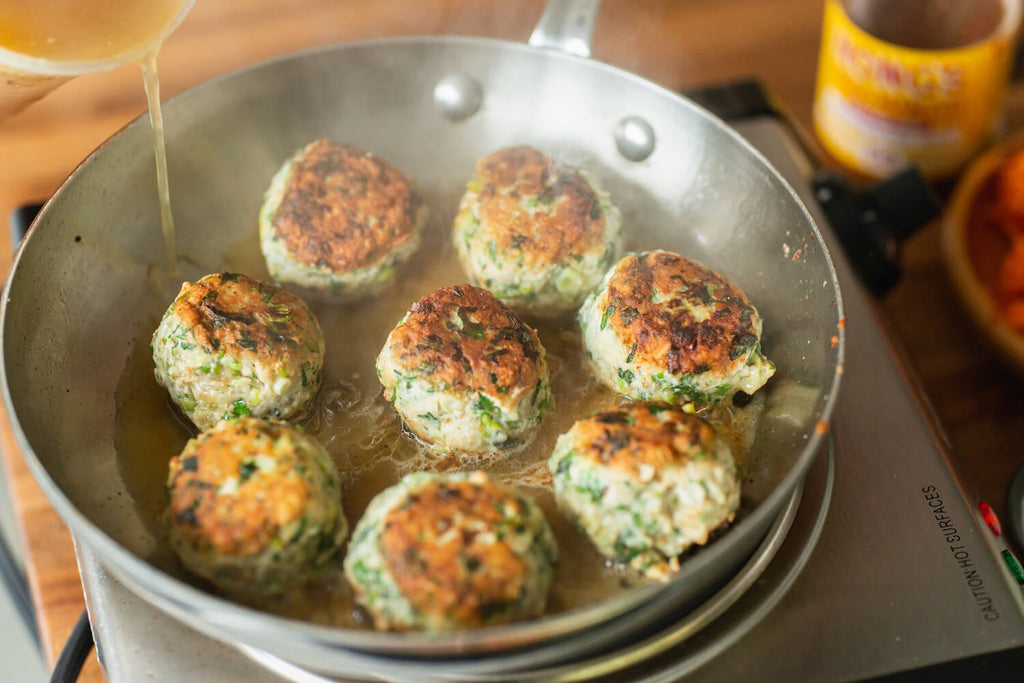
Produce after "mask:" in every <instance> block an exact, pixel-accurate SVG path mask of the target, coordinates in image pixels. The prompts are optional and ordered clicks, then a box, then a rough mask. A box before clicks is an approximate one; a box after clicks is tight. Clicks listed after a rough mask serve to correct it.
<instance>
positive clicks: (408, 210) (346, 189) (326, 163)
mask: <svg viewBox="0 0 1024 683" xmlns="http://www.w3.org/2000/svg"><path fill="white" fill-rule="evenodd" d="M426 215H427V214H426V208H425V207H424V205H423V204H422V202H421V201H420V199H419V198H418V197H417V196H416V194H415V193H414V192H413V188H412V183H411V181H410V180H409V178H408V177H407V176H406V175H405V174H403V173H402V172H401V171H399V170H398V169H396V168H394V167H393V166H391V165H390V164H388V163H387V162H385V161H384V160H382V159H380V158H378V157H376V156H374V155H373V154H370V153H369V152H363V151H361V150H358V149H356V148H354V147H350V146H347V145H339V144H337V143H335V142H331V141H330V140H317V141H315V142H312V143H310V144H309V145H307V146H306V147H305V148H304V149H301V150H299V151H298V152H296V154H295V155H294V156H293V157H292V158H291V159H289V160H288V161H287V162H285V164H284V166H282V167H281V169H280V170H279V171H278V172H277V174H276V175H275V176H274V177H273V179H272V180H271V183H270V187H269V189H268V190H267V192H266V195H265V197H264V200H263V207H262V208H261V210H260V217H259V224H260V247H261V249H262V250H263V256H264V258H265V259H266V262H267V269H268V270H269V271H270V274H271V276H273V278H274V279H275V280H278V281H280V282H290V283H294V284H297V285H300V286H302V287H306V288H309V289H315V290H320V291H324V292H330V293H331V294H332V295H334V296H336V297H337V298H339V299H343V300H353V299H358V298H362V297H365V296H367V295H369V294H373V293H374V292H377V291H378V290H380V289H381V288H383V287H384V286H385V285H386V284H387V283H389V282H390V281H391V280H392V279H393V278H394V275H395V272H396V271H397V270H398V268H399V267H400V266H401V265H402V264H403V263H405V262H406V261H408V260H409V258H410V257H411V256H412V255H413V253H415V251H416V249H417V248H418V247H419V244H420V235H421V233H422V230H423V225H424V223H425V220H426Z"/></svg>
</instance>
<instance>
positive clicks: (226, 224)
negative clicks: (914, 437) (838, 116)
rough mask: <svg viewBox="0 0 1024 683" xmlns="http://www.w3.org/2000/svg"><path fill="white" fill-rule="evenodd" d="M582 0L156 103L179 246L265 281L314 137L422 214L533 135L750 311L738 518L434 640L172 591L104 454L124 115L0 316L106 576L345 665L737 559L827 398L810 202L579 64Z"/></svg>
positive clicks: (119, 312) (767, 513)
mask: <svg viewBox="0 0 1024 683" xmlns="http://www.w3.org/2000/svg"><path fill="white" fill-rule="evenodd" d="M595 8H596V2H594V1H593V0H590V1H589V2H582V3H578V2H569V3H563V2H552V4H551V5H550V6H549V7H548V9H547V10H546V11H545V15H544V18H543V19H542V22H541V25H540V26H539V27H538V29H537V31H536V32H535V33H534V37H533V39H531V43H534V44H535V45H534V46H527V45H520V44H511V43H505V42H499V41H493V40H482V39H473V38H408V39H397V40H382V41H372V42H366V43H356V44H350V45H341V46H337V47H333V48H329V49H323V50H316V51H313V52H308V53H303V54H299V55H295V56H291V57H286V58H283V59H279V60H275V61H272V62H269V63H266V64H262V65H258V66H255V67H252V68H249V69H245V70H242V71H240V72H237V73H234V74H231V75H228V76H226V77H223V78H220V79H217V80H214V81H212V82H210V83H207V84H205V85H203V86H200V87H198V88H195V89H194V90H192V91H189V92H187V93H184V94H183V95H181V96H179V97H177V98H175V99H173V100H172V101H170V102H168V103H167V104H166V106H165V110H164V116H165V121H166V127H167V134H168V138H167V146H168V157H169V160H170V181H171V188H172V194H173V196H172V202H173V208H174V213H175V218H176V224H177V226H178V244H179V250H180V252H181V255H182V257H183V259H185V260H186V261H189V262H191V263H192V264H193V267H194V269H195V271H196V272H200V273H204V272H213V271H217V270H221V269H225V268H233V269H244V270H246V272H250V274H252V275H254V276H257V277H266V273H265V271H264V270H263V269H262V265H261V263H262V262H261V260H260V256H259V249H258V245H257V238H256V212H257V208H258V207H259V204H260V201H261V195H262V192H263V191H264V189H265V187H266V185H267V183H268V180H269V178H270V177H271V175H272V174H273V172H274V171H275V170H276V168H277V166H278V165H279V164H280V163H281V161H282V160H283V159H285V158H287V157H288V156H289V155H290V154H291V153H292V152H293V151H294V150H295V149H297V148H299V147H301V146H302V145H304V144H305V143H307V142H309V141H310V140H312V139H314V138H316V137H331V138H335V139H337V140H340V141H347V142H352V143H354V144H357V145H358V146H360V147H363V148H365V149H369V150H372V151H374V152H375V153H377V154H379V155H380V156H382V157H383V158H385V159H388V160H389V161H391V162H392V163H394V164H395V165H397V166H398V167H400V168H402V169H404V170H405V171H406V172H407V173H409V175H411V176H412V177H413V178H415V179H416V181H417V184H418V186H419V189H420V190H421V192H422V194H423V195H424V196H425V198H426V201H427V203H428V204H429V205H430V206H431V207H432V211H433V214H434V216H435V217H436V219H435V220H437V221H438V229H443V228H444V225H442V224H444V223H445V222H446V221H450V218H451V217H452V216H453V215H454V212H455V207H456V205H457V201H458V197H459V194H460V192H461V188H462V186H463V184H464V183H465V181H466V180H467V179H468V178H469V177H470V176H471V175H472V172H473V165H474V162H475V161H476V159H478V158H479V157H481V156H483V155H484V154H486V153H488V152H490V151H492V150H494V149H497V148H500V147H502V146H506V145H511V144H531V145H534V146H536V147H538V148H540V149H543V150H545V151H547V152H549V153H551V154H553V155H555V156H556V157H559V158H560V159H563V160H566V161H568V162H570V163H573V164H577V165H580V166H583V167H585V168H587V169H588V170H589V171H591V172H592V173H593V174H594V175H596V176H597V177H598V178H599V179H600V180H601V182H602V184H603V185H604V186H605V187H606V188H607V189H608V190H609V191H610V193H611V194H612V196H613V198H614V200H615V201H616V202H617V203H618V205H619V206H620V207H621V209H622V211H623V217H624V225H625V227H626V230H627V231H628V233H629V235H630V238H629V241H628V244H627V246H628V248H630V249H633V250H637V249H649V248H664V249H670V250H674V251H678V252H680V253H682V254H685V255H687V256H689V257H691V258H695V259H697V260H700V261H702V262H703V263H705V264H706V265H708V266H710V267H712V268H714V269H716V270H719V271H720V272H722V273H725V274H727V275H728V276H729V277H730V278H731V279H732V280H733V281H734V282H736V283H737V284H738V285H739V286H740V287H741V288H742V289H743V290H745V291H746V292H747V294H748V295H749V297H750V299H751V300H752V301H753V302H754V303H755V305H756V306H757V307H758V308H759V309H760V311H761V312H762V314H763V315H764V318H765V321H766V322H765V335H764V348H765V350H766V352H767V353H768V355H769V356H770V357H771V358H772V360H774V361H775V363H776V365H777V367H778V372H777V375H776V377H775V378H774V379H773V380H772V381H771V382H770V383H769V385H768V386H767V388H766V389H765V390H764V391H765V392H766V393H767V407H766V411H765V415H764V417H763V419H762V421H761V423H760V426H759V428H758V431H757V435H756V440H755V443H754V446H753V449H752V451H751V456H750V463H751V464H750V467H749V471H748V477H747V481H745V482H744V485H745V494H744V496H745V498H744V500H745V503H744V505H745V508H744V514H743V517H742V519H741V521H739V522H738V523H737V524H735V525H734V526H733V528H731V529H730V530H729V531H728V532H727V533H726V534H725V535H724V536H723V537H722V538H720V539H718V540H717V541H716V542H715V543H713V544H712V545H711V546H710V547H708V548H707V549H705V550H702V551H701V552H699V553H697V554H696V555H694V556H693V557H692V558H690V559H689V560H688V561H687V562H686V563H685V564H684V566H683V569H682V571H681V572H680V575H679V576H678V577H677V578H676V579H675V580H674V581H672V582H671V583H669V584H667V585H665V586H658V587H653V588H651V587H649V588H642V589H637V590H634V591H632V592H629V593H626V594H625V595H623V596H620V597H619V598H617V599H614V600H611V601H609V602H605V603H601V604H598V605H594V606H591V607H588V608H585V609H580V610H576V611H573V612H569V613H566V614H561V615H555V616H552V617H547V618H544V619H539V620H535V621H531V622H527V623H523V624H516V625H511V626H506V627H498V628H489V629H481V630H479V631H475V632H468V633H460V634H454V635H449V636H439V637H426V636H422V635H419V634H393V633H375V632H371V631H364V630H357V629H336V628H326V627H320V626H315V625H312V624H308V623H301V622H296V621H291V620H287V619H283V618H279V617H274V616H271V615H269V614H266V613H264V612H260V611H256V610H253V609H249V608H246V607H242V606H240V605H237V604H234V603H232V602H229V601H227V600H225V599H222V598H220V597H217V596H215V595H212V594H209V593H207V592H204V591H203V590H200V589H198V588H196V587H194V586H193V585H191V584H189V583H188V582H186V580H184V578H183V577H182V576H181V575H180V574H176V573H175V572H174V570H173V569H168V568H167V567H166V566H164V565H162V564H161V563H160V562H159V561H158V560H156V559H154V558H156V557H158V556H159V555H160V553H159V552H158V550H159V548H158V547H157V546H158V542H157V539H156V538H155V536H154V535H153V534H152V533H151V532H150V531H149V529H148V528H147V526H146V524H144V523H143V520H142V517H141V515H140V513H139V510H138V506H137V501H134V500H133V499H132V497H131V496H130V495H129V492H128V490H127V488H126V486H125V483H124V479H123V477H122V473H121V470H120V469H119V464H118V458H117V454H116V452H115V447H114V432H115V424H116V421H115V417H116V405H115V400H114V395H115V392H116V390H117V385H118V382H119V379H120V378H121V376H122V373H123V371H124V368H125V363H126V359H127V358H128V356H129V353H130V350H131V349H132V347H133V344H135V343H136V340H138V339H142V338H147V337H148V336H149V335H150V334H151V332H152V327H150V326H149V325H151V323H152V321H153V320H155V316H158V315H159V313H160V312H161V310H162V308H163V307H164V306H166V303H167V301H166V300H163V301H162V302H161V301H160V300H159V299H157V298H155V297H154V296H153V286H152V284H151V283H152V282H154V281H156V280H159V277H158V276H156V275H154V273H158V272H159V270H160V268H161V267H162V265H163V264H164V262H165V254H164V251H163V249H164V243H163V240H162V237H161V233H160V228H159V218H158V210H157V200H156V194H155V184H154V183H153V172H152V163H153V161H152V156H151V155H152V146H151V138H150V131H149V128H148V125H147V123H146V122H145V121H144V120H138V121H135V122H134V123H132V124H131V125H129V126H127V127H126V128H125V129H124V130H122V131H121V132H120V133H118V134H117V135H115V136H114V137H113V138H111V139H110V140H109V141H108V142H107V143H106V144H105V145H104V146H103V147H101V148H100V149H98V150H97V151H96V152H94V153H93V154H92V155H91V156H90V157H89V158H88V159H86V160H85V162H83V163H82V165H81V166H80V167H79V168H78V169H77V170H76V171H75V172H74V173H73V174H72V175H71V176H70V177H69V178H68V180H67V181H66V182H65V183H64V185H63V186H62V187H61V188H60V189H59V190H58V191H57V193H56V194H55V195H54V196H53V198H52V199H51V200H50V201H49V202H48V204H47V205H46V207H45V208H44V210H43V211H42V213H41V214H40V215H39V217H38V219H37V220H36V222H35V224H34V226H33V228H32V230H31V231H30V233H29V235H28V237H27V238H26V240H25V242H24V244H23V245H22V247H21V250H20V251H19V253H18V254H17V257H16V259H15V264H14V267H13V269H12V272H11V275H10V278H9V280H8V282H7V286H6V290H5V296H4V302H3V310H2V314H3V320H2V324H3V336H2V352H3V361H4V362H3V373H4V376H3V380H4V386H3V390H4V399H5V402H6V406H7V409H8V411H9V414H10V415H11V417H12V421H13V423H14V425H13V426H14V432H15V436H16V439H17V441H18V443H19V445H20V447H21V448H22V450H23V452H24V455H25V458H26V460H27V462H28V464H29V467H30V469H31V470H32V472H33V473H34V475H35V476H36V478H37V479H38V481H39V483H40V485H41V487H42V488H43V490H44V492H45V493H46V495H47V496H48V497H49V499H50V501H51V502H52V503H53V505H54V506H55V508H56V509H57V511H58V512H59V513H60V515H61V516H62V517H63V519H64V520H65V521H66V522H67V524H68V526H69V527H70V528H71V530H72V532H73V533H74V535H75V536H76V538H77V540H78V541H79V542H81V543H84V544H87V545H88V546H89V547H90V548H92V549H93V550H94V552H95V553H96V555H97V556H98V557H99V558H101V560H102V561H103V562H104V563H105V565H106V566H107V567H108V569H109V570H110V572H111V573H112V574H114V575H115V576H117V577H118V578H119V579H120V580H121V581H122V582H123V583H124V584H126V585H127V586H128V587H129V588H131V589H132V590H134V591H136V592H137V593H139V594H140V595H141V596H143V597H144V598H146V599H148V600H150V601H152V602H153V603H155V604H156V605H158V606H160V607H162V608H163V609H165V610H167V611H168V612H170V613H171V614H173V615H175V616H177V617H179V618H181V619H183V620H185V621H187V622H188V623H190V624H191V625H192V626H194V627H196V628H199V629H200V630H202V631H205V632H207V633H209V634H210V635H212V636H215V637H218V638H221V639H228V640H232V641H235V642H240V643H244V644H247V645H250V646H253V647H256V648H259V649H262V650H266V651H269V652H271V653H274V654H277V655H279V656H281V657H283V658H285V659H288V660H290V661H292V662H296V663H298V664H300V665H303V666H308V667H310V668H313V669H316V670H320V671H333V672H343V671H344V661H345V656H346V653H349V652H351V651H353V650H359V651H365V652H374V653H392V654H394V655H407V656H408V655H417V656H434V655H446V656H455V655H458V656H470V655H472V656H483V655H485V654H487V653H494V652H504V651H507V650H508V649H509V648H521V647H529V646H531V645H536V644H537V643H539V642H541V641H544V640H547V639H550V638H554V637H570V636H571V634H572V633H575V632H578V631H579V630H580V629H583V628H587V627H590V626H593V625H594V624H599V623H602V622H605V621H606V620H608V619H611V618H614V617H618V618H628V614H626V613H627V612H628V611H629V610H631V609H634V608H636V607H638V606H640V605H643V604H647V603H648V602H649V601H650V600H652V599H656V600H659V601H662V602H663V604H665V605H666V606H671V605H678V604H681V603H684V602H686V601H687V600H691V599H693V598H695V597H697V596H700V595H702V594H704V593H706V592H707V591H708V590H710V589H711V588H713V587H714V586H715V585H718V584H720V583H721V582H722V581H723V580H724V579H725V578H727V576H728V574H729V572H730V571H732V570H733V569H734V568H735V567H737V566H738V565H739V564H740V563H741V562H742V561H743V560H744V559H745V558H746V557H747V556H748V555H749V554H750V553H751V552H752V550H753V549H754V548H755V547H756V545H757V544H758V542H759V541H760V539H761V538H762V537H763V536H764V533H765V530H766V529H767V528H768V526H769V525H770V524H771V522H772V520H773V519H775V518H776V517H777V516H778V514H779V512H780V510H781V508H782V506H783V504H784V503H785V502H786V501H787V500H788V498H789V497H790V496H791V494H792V493H793V491H794V490H795V489H796V488H797V487H798V486H799V485H800V483H801V481H802V478H803V475H804V473H805V472H806V470H807V468H808V466H809V465H810V463H811V462H812V460H813V458H814V456H815V453H816V452H817V451H818V449H819V447H820V446H821V444H822V442H823V434H822V432H823V430H822V429H820V428H819V426H818V425H819V424H820V423H822V422H827V420H828V419H829V416H830V414H831V410H832V406H833V405H834V402H835V395H836V389H837V386H838V379H839V375H840V374H841V367H842V353H843V334H842V330H841V329H839V328H840V325H839V323H840V320H841V318H842V304H841V300H840V295H839V291H838V289H837V284H836V279H835V273H834V271H833V269H832V264H831V262H830V260H829V256H828V253H827V250H826V248H825V246H824V244H823V243H822V240H821V237H820V235H819V234H818V231H817V229H816V228H815V226H814V224H813V222H812V220H811V218H810V216H809V215H808V214H807V212H806V210H805V209H804V207H803V206H802V205H801V203H800V201H799V200H798V199H797V197H796V196H795V194H794V193H793V192H792V190H791V189H790V188H789V187H788V186H787V185H786V184H785V182H784V181H783V180H782V179H781V178H780V176H779V175H778V174H777V173H776V172H775V171H774V170H773V169H772V168H771V167H770V166H769V165H768V163H767V162H766V161H765V160H764V159H763V158H762V157H761V156H760V155H759V154H758V153H757V152H756V151H754V150H753V149H752V148H751V147H750V145H748V144H747V143H746V142H745V141H744V140H742V139H741V138H740V137H739V136H738V135H736V134H735V133H734V132H733V131H731V130H730V129H729V128H727V127H726V126H725V125H724V124H723V123H721V122H720V121H718V120H717V119H715V118H714V117H712V116H711V115H709V114H708V113H706V112H705V111H703V110H702V109H700V108H699V107H697V106H695V105H694V104H692V103H690V102H689V101H687V100H685V99H684V98H682V97H679V96H678V95H676V94H674V93H672V92H670V91H668V90H665V89H664V88H661V87H659V86H657V85H654V84H652V83H650V82H648V81H645V80H644V79H642V78H639V77H637V76H634V75H632V74H629V73H626V72H624V71H621V70H619V69H616V68H614V67H610V66H606V65H604V64H600V63H597V62H594V61H591V60H589V59H587V58H585V56H586V55H587V54H588V52H589V37H590V31H591V27H592V20H593V13H594V10H595ZM550 48H561V49H550ZM568 53H575V54H568ZM580 55H583V56H580ZM328 343H330V340H328ZM155 457H160V458H164V457H166V456H165V455H164V454H162V453H159V454H155ZM621 615H626V616H621Z"/></svg>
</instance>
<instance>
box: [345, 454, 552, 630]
mask: <svg viewBox="0 0 1024 683" xmlns="http://www.w3.org/2000/svg"><path fill="white" fill-rule="evenodd" d="M557 559H558V551H557V548H556V546H555V541H554V536H553V535H552V533H551V528H550V527H549V526H548V522H547V520H546V519H545V518H544V514H543V513H542V512H541V510H540V508H539V507H537V505H536V504H535V503H534V502H533V501H531V500H530V499H529V498H527V497H525V496H523V495H521V494H519V493H518V492H516V491H515V490H513V489H511V488H508V487H505V486H502V485H499V484H496V483H495V482H493V481H491V480H490V479H489V478H488V477H487V475H486V474H485V473H483V472H470V473H457V474H447V475H442V474H429V473H425V472H418V473H415V474H410V475H408V476H406V477H405V478H404V479H402V480H401V481H400V482H399V483H398V484H396V485H394V486H392V487H391V488H389V489H386V490H385V491H383V492H382V493H380V494H379V495H378V496H377V497H376V498H374V499H373V501H372V502H371V503H370V505H369V507H368V508H367V510H366V513H365V514H364V515H363V517H362V519H360V520H359V524H357V525H356V529H355V531H354V533H353V536H352V542H351V543H350V544H349V549H348V554H347V555H346V557H345V575H346V577H348V580H349V582H350V583H351V584H352V587H353V589H354V590H355V593H356V597H357V599H358V600H359V602H360V604H362V605H363V606H364V607H365V608H366V610H367V611H368V612H369V613H370V615H371V616H372V618H373V622H374V625H375V626H376V627H377V628H378V629H390V630H421V631H426V632H435V633H436V632H445V631H455V630H460V629H467V628H479V627H482V626H491V625H495V624H505V623H509V622H513V621H519V620H522V619H530V618H533V617H538V616H540V615H542V614H543V613H544V608H545V606H546V604H547V597H548V589H549V588H550V586H551V577H552V574H553V566H554V564H555V562H556V561H557Z"/></svg>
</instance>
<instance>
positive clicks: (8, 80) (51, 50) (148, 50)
mask: <svg viewBox="0 0 1024 683" xmlns="http://www.w3.org/2000/svg"><path fill="white" fill-rule="evenodd" d="M194 3H195V0H99V1H96V0H5V2H3V3H0V118H3V117H5V116H8V115H10V114H13V113H15V112H18V111H20V110H21V109H23V108H24V107H26V106H28V105H29V104H31V103H32V102H35V101H36V100H38V99H40V98H41V97H43V96H44V95H46V94H47V93H49V92H50V91H52V90H53V89H54V88H56V87H57V86H59V85H61V84H62V83H65V82H66V81H69V80H71V79H72V78H74V77H75V76H77V75H80V74H87V73H95V72H99V71H106V70H108V69H113V68H115V67H117V66H121V65H122V64H129V63H133V62H134V63H139V62H142V61H143V60H144V59H145V58H146V57H147V56H148V55H150V54H152V53H153V52H155V51H156V50H157V49H159V47H160V45H161V44H162V43H163V41H164V40H165V39H166V38H167V36H168V35H170V33H171V32H172V31H173V30H174V29H175V28H177V26H178V24H180V23H181V21H182V20H183V19H184V18H185V15H187V14H188V12H189V10H191V9H192V5H193V4H194Z"/></svg>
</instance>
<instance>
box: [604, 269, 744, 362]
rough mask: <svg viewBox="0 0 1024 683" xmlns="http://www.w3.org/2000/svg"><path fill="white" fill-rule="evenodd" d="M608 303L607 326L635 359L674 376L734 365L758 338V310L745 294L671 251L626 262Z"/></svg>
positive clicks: (612, 285)
mask: <svg viewBox="0 0 1024 683" xmlns="http://www.w3.org/2000/svg"><path fill="white" fill-rule="evenodd" d="M658 299H660V300H658ZM606 302H607V305H608V307H609V308H610V307H612V306H614V310H613V311H612V312H611V313H610V314H608V313H607V308H606V309H605V310H606V316H607V324H608V325H609V326H610V327H612V329H614V330H615V334H616V335H617V337H618V339H619V341H620V343H621V344H623V346H625V347H626V348H631V352H630V353H631V356H632V358H634V359H636V360H637V361H638V362H639V361H644V362H649V363H654V364H657V365H659V366H661V367H664V368H665V369H666V370H667V371H668V372H670V373H672V374H683V373H693V374H701V373H702V372H706V371H707V370H708V369H710V368H726V367H729V366H730V365H731V364H732V363H733V362H734V361H735V360H736V359H737V358H739V355H740V353H739V352H740V350H742V351H743V352H745V351H746V350H747V349H748V348H749V347H750V346H751V344H754V343H756V342H757V340H758V329H757V313H756V311H755V310H754V308H753V306H751V305H750V301H749V300H748V299H747V297H746V295H744V294H743V292H741V291H740V290H739V289H737V288H736V287H735V286H734V285H733V284H732V283H731V282H729V281H728V280H726V279H725V278H724V277H722V276H721V275H719V274H718V273H716V272H714V271H712V270H710V269H708V268H705V267H704V266H702V265H700V264H699V263H696V262H695V261H690V260H688V259H685V258H683V257H682V256H679V255H677V254H673V253H670V252H663V251H656V252H650V253H646V254H641V255H639V256H637V255H629V256H626V257H624V258H623V259H622V260H621V261H620V262H619V264H618V265H617V266H616V267H615V270H614V272H613V274H612V276H611V278H610V279H609V281H608V286H607V299H606ZM734 349H735V350H734Z"/></svg>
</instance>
